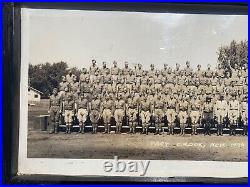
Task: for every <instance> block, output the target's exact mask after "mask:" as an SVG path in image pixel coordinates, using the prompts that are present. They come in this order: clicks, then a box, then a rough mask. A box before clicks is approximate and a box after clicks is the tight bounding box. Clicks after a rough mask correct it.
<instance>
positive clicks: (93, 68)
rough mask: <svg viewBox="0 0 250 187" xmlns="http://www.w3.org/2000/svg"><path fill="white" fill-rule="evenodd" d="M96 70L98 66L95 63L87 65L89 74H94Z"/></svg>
mask: <svg viewBox="0 0 250 187" xmlns="http://www.w3.org/2000/svg"><path fill="white" fill-rule="evenodd" d="M97 71H98V67H97V66H96V65H93V64H92V65H91V66H90V67H89V74H90V75H95V73H96V72H97Z"/></svg>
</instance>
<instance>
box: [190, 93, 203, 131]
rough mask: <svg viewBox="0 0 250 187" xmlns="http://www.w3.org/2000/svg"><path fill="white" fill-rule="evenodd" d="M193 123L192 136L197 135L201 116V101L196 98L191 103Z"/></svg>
mask: <svg viewBox="0 0 250 187" xmlns="http://www.w3.org/2000/svg"><path fill="white" fill-rule="evenodd" d="M190 104H191V113H190V117H191V122H192V135H193V134H195V135H197V126H198V122H199V119H200V116H201V106H202V105H201V101H200V100H199V99H197V98H196V97H194V99H192V101H191V103H190Z"/></svg>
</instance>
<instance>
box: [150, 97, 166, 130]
mask: <svg viewBox="0 0 250 187" xmlns="http://www.w3.org/2000/svg"><path fill="white" fill-rule="evenodd" d="M164 109H165V103H164V101H163V98H162V97H161V95H160V94H159V95H158V96H157V99H155V100H154V110H153V118H154V120H155V135H156V134H159V135H161V131H162V121H163V117H164V111H163V110H164Z"/></svg>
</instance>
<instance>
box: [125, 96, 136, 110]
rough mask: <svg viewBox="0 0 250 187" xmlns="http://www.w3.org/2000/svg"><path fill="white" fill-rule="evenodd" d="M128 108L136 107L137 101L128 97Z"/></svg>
mask: <svg viewBox="0 0 250 187" xmlns="http://www.w3.org/2000/svg"><path fill="white" fill-rule="evenodd" d="M127 106H128V109H137V102H136V101H135V100H134V99H131V98H129V99H128V104H127Z"/></svg>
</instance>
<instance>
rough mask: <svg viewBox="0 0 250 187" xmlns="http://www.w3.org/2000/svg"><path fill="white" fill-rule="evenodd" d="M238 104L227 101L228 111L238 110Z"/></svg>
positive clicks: (233, 101) (234, 101)
mask: <svg viewBox="0 0 250 187" xmlns="http://www.w3.org/2000/svg"><path fill="white" fill-rule="evenodd" d="M239 108H240V104H239V101H237V100H231V101H229V110H239Z"/></svg>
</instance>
